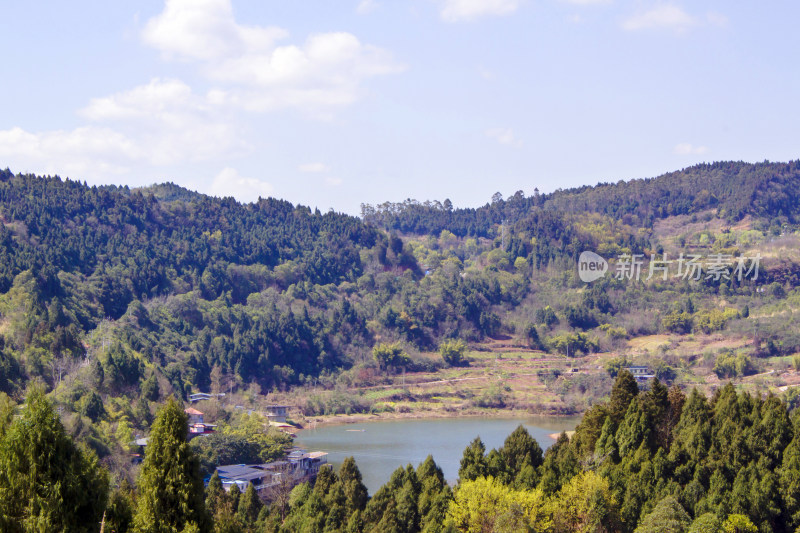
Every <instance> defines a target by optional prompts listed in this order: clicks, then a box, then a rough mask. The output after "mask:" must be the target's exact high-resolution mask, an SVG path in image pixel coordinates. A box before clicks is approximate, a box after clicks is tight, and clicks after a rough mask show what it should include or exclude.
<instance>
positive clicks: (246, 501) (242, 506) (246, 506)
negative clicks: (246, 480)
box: [236, 483, 263, 524]
mask: <svg viewBox="0 0 800 533" xmlns="http://www.w3.org/2000/svg"><path fill="white" fill-rule="evenodd" d="M261 507H263V504H262V503H261V499H260V498H259V497H258V494H257V493H256V487H255V485H253V484H252V483H250V484H248V485H247V490H245V491H244V494H243V495H242V497H241V498H239V507H238V509H237V511H236V512H237V514H238V515H239V519H240V520H241V521H242V522H243V523H245V524H252V523H253V522H255V521H256V519H257V518H258V513H260V512H261Z"/></svg>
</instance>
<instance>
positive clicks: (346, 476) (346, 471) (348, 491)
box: [339, 457, 368, 514]
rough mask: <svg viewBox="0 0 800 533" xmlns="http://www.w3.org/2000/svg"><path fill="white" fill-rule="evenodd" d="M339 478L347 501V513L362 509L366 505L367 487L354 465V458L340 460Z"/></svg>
mask: <svg viewBox="0 0 800 533" xmlns="http://www.w3.org/2000/svg"><path fill="white" fill-rule="evenodd" d="M339 479H340V481H341V483H342V490H343V491H344V496H345V500H346V501H347V512H348V514H350V513H353V512H354V511H356V510H358V511H363V510H364V507H366V505H367V499H368V496H367V487H366V486H365V485H364V483H363V482H362V481H361V471H359V469H358V466H356V461H355V459H353V458H352V457H348V458H346V459H345V460H344V462H342V466H341V468H340V469H339Z"/></svg>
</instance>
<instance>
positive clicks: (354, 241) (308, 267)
mask: <svg viewBox="0 0 800 533" xmlns="http://www.w3.org/2000/svg"><path fill="white" fill-rule="evenodd" d="M159 198H163V199H164V201H160V200H159ZM175 199H179V200H181V201H173V200H175ZM0 212H1V213H2V221H3V224H2V226H0V292H6V291H8V289H9V288H10V287H11V284H12V281H13V279H14V277H15V276H16V275H17V274H19V273H20V272H22V271H24V270H27V269H35V270H36V271H37V272H40V276H45V277H46V276H47V275H48V274H47V272H48V271H62V272H66V273H76V274H81V275H84V276H87V277H88V278H89V279H92V280H94V281H96V282H97V283H98V284H99V287H98V288H99V291H98V293H97V297H98V303H99V304H101V305H102V306H103V310H104V312H105V315H106V316H110V317H112V318H117V317H119V316H120V315H121V314H122V313H124V312H125V309H126V308H127V306H128V303H130V302H131V301H132V300H134V299H146V298H151V297H154V296H158V295H162V294H168V293H170V292H174V291H175V290H176V289H177V290H178V291H179V292H181V291H180V287H181V286H184V285H188V286H190V287H197V288H203V289H204V290H206V291H210V292H209V293H218V292H219V291H218V290H217V288H216V287H214V284H216V283H218V281H217V280H212V279H210V276H206V278H205V281H204V278H203V274H204V272H207V271H208V273H209V274H213V273H214V269H215V268H224V266H221V265H223V264H227V263H235V264H237V265H244V266H249V265H263V266H267V267H274V266H276V265H278V264H283V263H286V262H288V261H293V262H295V263H296V271H295V272H294V273H293V275H295V276H299V277H302V278H303V279H306V280H309V281H311V282H314V283H321V284H326V283H339V282H341V281H344V280H350V281H352V280H354V279H356V278H357V277H358V276H359V275H360V268H361V267H360V258H359V254H358V249H360V248H362V247H367V248H370V247H372V246H374V245H375V244H376V242H378V240H379V238H380V237H379V234H378V233H377V232H376V231H375V230H374V229H372V228H370V227H368V226H365V225H364V224H363V223H361V221H360V220H359V219H357V218H354V217H350V216H346V215H341V214H336V213H326V214H320V213H319V211H317V212H315V213H312V212H311V211H310V210H309V209H308V208H306V207H302V206H297V207H295V206H293V205H292V204H291V203H289V202H285V201H281V200H275V199H272V198H270V199H266V200H259V201H258V202H256V203H252V204H247V205H242V204H239V203H237V202H236V201H235V200H233V199H232V198H226V199H216V198H211V197H208V196H204V195H200V194H197V193H188V191H185V190H183V189H180V188H178V187H176V186H174V185H170V184H166V185H162V186H155V187H152V188H148V189H144V190H141V191H130V190H128V189H127V188H115V187H100V188H98V187H91V188H90V187H87V186H85V185H81V184H80V183H79V182H74V181H69V180H61V179H59V178H57V177H56V178H52V177H47V178H42V177H36V176H31V175H17V176H14V175H12V174H11V172H9V171H8V170H6V171H4V172H0ZM42 281H43V282H45V284H47V283H49V282H47V280H46V279H43V280H42ZM50 282H52V280H50ZM51 289H53V288H52V287H51ZM236 296H237V294H234V298H236ZM240 296H245V297H246V294H245V295H240Z"/></svg>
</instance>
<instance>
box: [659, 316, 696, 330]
mask: <svg viewBox="0 0 800 533" xmlns="http://www.w3.org/2000/svg"><path fill="white" fill-rule="evenodd" d="M661 327H662V328H664V329H665V330H667V331H670V332H672V333H689V332H690V331H691V330H692V315H690V314H689V313H687V312H686V311H683V312H679V311H672V312H671V313H668V314H667V315H665V316H664V318H662V319H661Z"/></svg>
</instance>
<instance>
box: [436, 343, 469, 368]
mask: <svg viewBox="0 0 800 533" xmlns="http://www.w3.org/2000/svg"><path fill="white" fill-rule="evenodd" d="M466 351H467V343H465V342H464V341H462V340H461V339H455V340H452V339H448V340H446V341H443V342H442V343H441V344H440V345H439V354H441V356H442V359H443V360H444V362H445V363H447V364H448V365H450V366H464V365H466V364H468V361H467V360H466V359H465V358H464V353H465V352H466Z"/></svg>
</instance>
